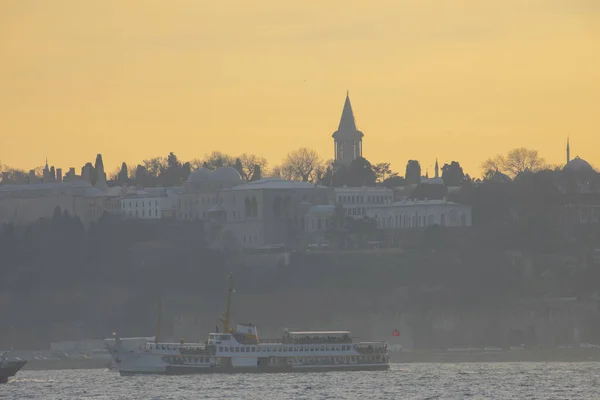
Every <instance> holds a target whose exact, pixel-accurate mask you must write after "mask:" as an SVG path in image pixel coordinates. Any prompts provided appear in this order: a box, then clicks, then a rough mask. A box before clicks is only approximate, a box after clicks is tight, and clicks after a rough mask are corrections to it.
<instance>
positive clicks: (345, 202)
mask: <svg viewBox="0 0 600 400" xmlns="http://www.w3.org/2000/svg"><path fill="white" fill-rule="evenodd" d="M333 193H334V195H335V202H336V204H340V205H341V206H342V207H344V210H345V211H346V214H347V215H348V216H351V217H355V218H359V217H363V216H365V215H367V214H366V210H367V208H369V207H373V206H381V205H384V204H392V203H393V202H394V191H393V190H392V189H389V188H386V187H382V186H374V187H373V186H371V187H369V186H362V187H345V186H344V187H339V188H334V189H333Z"/></svg>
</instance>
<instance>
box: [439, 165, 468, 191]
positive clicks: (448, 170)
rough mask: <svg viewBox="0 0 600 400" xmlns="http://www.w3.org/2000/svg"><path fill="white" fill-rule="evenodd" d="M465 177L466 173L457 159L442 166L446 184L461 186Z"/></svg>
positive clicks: (443, 178)
mask: <svg viewBox="0 0 600 400" xmlns="http://www.w3.org/2000/svg"><path fill="white" fill-rule="evenodd" d="M464 179H465V173H464V172H463V169H462V167H461V166H460V163H458V162H457V161H452V162H451V163H450V164H444V166H443V167H442V180H443V181H444V183H445V184H446V186H460V185H461V184H462V182H463V180H464Z"/></svg>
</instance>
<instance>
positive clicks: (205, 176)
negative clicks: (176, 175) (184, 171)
mask: <svg viewBox="0 0 600 400" xmlns="http://www.w3.org/2000/svg"><path fill="white" fill-rule="evenodd" d="M211 174H212V172H211V171H210V170H209V169H206V168H198V169H195V170H194V171H192V172H191V173H190V175H189V176H188V179H187V181H188V182H204V181H207V180H209V179H210V175H211Z"/></svg>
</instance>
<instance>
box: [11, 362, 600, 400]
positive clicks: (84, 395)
mask: <svg viewBox="0 0 600 400" xmlns="http://www.w3.org/2000/svg"><path fill="white" fill-rule="evenodd" d="M0 399H45V400H59V399H60V400H70V399H77V400H85V399H94V400H103V399H111V400H113V399H114V400H120V399H123V400H125V399H126V400H138V399H139V400H142V399H143V400H163V399H164V400H167V399H182V400H183V399H194V400H196V399H219V400H223V399H244V400H245V399H277V400H281V399H310V400H313V399H316V400H318V399H360V400H366V399H502V400H507V399H594V400H597V399H600V363H472V364H471V363H465V364H393V365H392V367H391V369H390V370H389V371H385V372H327V373H305V374H302V373H300V374H297V373H289V374H236V375H225V374H215V375H192V376H134V377H121V376H119V375H118V374H117V373H116V372H113V371H109V370H62V371H21V372H19V373H18V375H17V377H16V378H15V379H13V380H12V381H10V382H9V383H8V384H6V385H0Z"/></svg>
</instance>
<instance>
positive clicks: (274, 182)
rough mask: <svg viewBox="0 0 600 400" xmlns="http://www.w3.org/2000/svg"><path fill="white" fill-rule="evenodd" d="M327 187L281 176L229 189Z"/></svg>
mask: <svg viewBox="0 0 600 400" xmlns="http://www.w3.org/2000/svg"><path fill="white" fill-rule="evenodd" d="M314 188H322V189H326V188H327V187H326V186H321V185H315V184H313V183H310V182H302V181H288V180H285V179H281V178H263V179H259V180H257V181H252V182H248V183H245V184H243V185H239V186H234V187H232V188H231V189H229V190H265V189H270V190H274V189H314Z"/></svg>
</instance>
